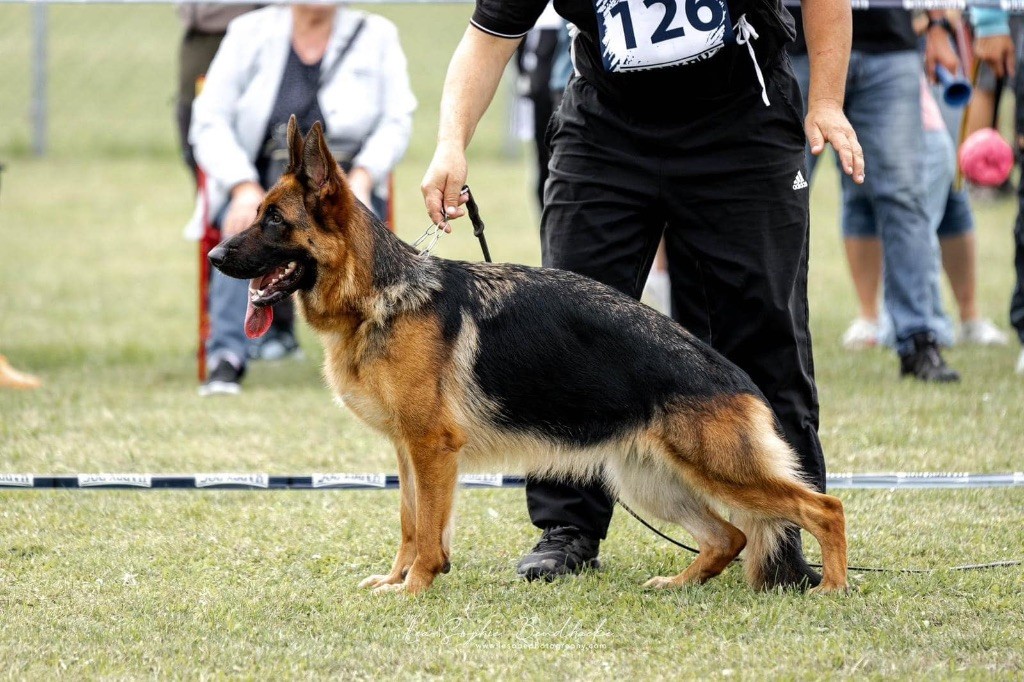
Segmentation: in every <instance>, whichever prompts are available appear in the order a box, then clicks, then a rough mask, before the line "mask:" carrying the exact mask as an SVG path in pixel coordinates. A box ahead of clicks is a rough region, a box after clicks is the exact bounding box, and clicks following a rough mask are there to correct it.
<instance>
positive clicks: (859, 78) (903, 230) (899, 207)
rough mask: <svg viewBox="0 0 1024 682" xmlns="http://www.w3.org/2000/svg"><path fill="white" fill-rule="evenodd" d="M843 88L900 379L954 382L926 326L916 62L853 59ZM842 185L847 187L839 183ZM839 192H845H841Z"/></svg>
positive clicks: (928, 302)
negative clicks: (859, 152) (878, 248)
mask: <svg viewBox="0 0 1024 682" xmlns="http://www.w3.org/2000/svg"><path fill="white" fill-rule="evenodd" d="M859 61H860V63H859V66H858V71H857V74H856V77H855V78H852V79H851V80H849V81H848V84H847V102H846V113H847V117H848V118H849V119H850V123H851V124H852V125H853V128H854V130H856V131H857V136H858V138H859V139H860V142H861V144H862V146H863V148H864V157H865V162H866V164H868V166H869V167H870V168H871V171H870V172H869V173H868V174H867V178H866V180H865V183H864V186H863V189H864V190H865V191H866V193H867V195H868V196H869V197H870V200H871V204H872V207H873V210H874V215H875V220H876V223H877V226H878V230H879V234H880V236H881V238H882V251H883V263H884V265H883V280H884V281H883V292H884V302H885V307H886V309H887V310H888V312H889V313H890V314H891V315H892V319H893V324H894V327H895V332H896V343H897V353H898V355H899V357H900V374H901V376H907V375H911V376H913V377H914V378H917V379H919V380H922V381H940V382H945V381H956V380H959V375H958V374H957V373H956V372H955V371H953V370H952V369H951V368H949V367H948V366H947V365H946V363H945V360H944V359H943V358H942V355H941V353H940V351H939V348H938V341H937V338H936V329H935V328H934V326H935V325H934V323H933V320H932V286H933V283H934V277H935V270H936V268H937V267H938V262H937V259H936V258H922V257H921V254H931V253H934V249H933V244H934V239H935V236H934V232H933V231H931V230H930V229H929V224H928V216H927V213H926V211H925V205H924V198H925V193H926V188H925V186H924V182H923V170H924V157H923V153H922V150H923V148H924V131H923V124H922V118H921V93H920V74H921V62H920V57H919V55H918V54H917V52H916V51H901V52H892V53H887V54H871V55H861V59H860V60H859ZM842 182H843V184H844V186H851V185H852V181H849V180H848V179H847V177H846V176H843V179H842ZM844 193H845V192H844Z"/></svg>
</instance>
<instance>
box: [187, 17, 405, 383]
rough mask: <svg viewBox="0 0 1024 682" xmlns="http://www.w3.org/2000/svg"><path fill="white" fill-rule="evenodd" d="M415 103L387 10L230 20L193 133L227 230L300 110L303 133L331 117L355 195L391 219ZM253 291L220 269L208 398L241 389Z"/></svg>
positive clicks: (252, 211)
mask: <svg viewBox="0 0 1024 682" xmlns="http://www.w3.org/2000/svg"><path fill="white" fill-rule="evenodd" d="M415 108H416V98H415V96H414V95H413V93H412V90H411V88H410V86H409V75H408V71H407V63H406V58H405V53H404V52H403V51H402V46H401V44H400V42H399V39H398V30H397V29H396V28H395V26H394V24H392V23H391V22H390V21H389V20H387V19H385V18H384V17H381V16H378V15H375V14H369V13H367V12H363V11H360V10H355V9H350V8H348V7H344V6H343V7H338V6H335V5H292V6H291V7H286V6H271V7H266V8H264V9H261V10H257V11H255V12H250V13H248V14H245V15H243V16H241V17H239V18H238V19H235V20H234V21H232V22H231V24H230V25H229V26H228V31H227V35H226V36H225V37H224V41H223V42H222V43H221V46H220V49H218V50H217V55H216V57H214V60H213V63H212V64H211V65H210V70H209V73H208V75H207V79H206V85H205V87H204V88H203V91H202V93H201V94H200V95H199V97H197V98H196V101H195V104H194V106H193V119H192V128H191V132H190V135H189V139H190V140H191V142H192V144H193V145H194V147H195V153H196V160H197V161H198V163H199V165H200V166H201V167H202V169H203V171H204V172H205V174H206V178H207V185H208V186H207V189H206V191H207V193H208V196H209V201H210V214H211V215H214V216H218V219H217V223H218V225H219V226H220V229H221V231H222V233H223V235H224V238H227V237H230V236H232V235H235V234H237V233H238V232H241V231H242V230H244V229H245V228H247V227H248V226H249V225H250V224H251V223H252V221H253V219H254V218H255V217H256V210H257V208H258V207H259V205H260V202H261V201H262V200H263V195H264V192H265V189H266V188H269V187H270V186H271V185H273V184H274V183H275V182H277V179H278V178H279V177H280V175H281V172H282V170H283V168H284V166H285V163H286V161H287V154H288V147H287V140H286V134H285V131H286V129H287V123H288V119H289V117H290V116H291V115H292V114H295V116H296V117H297V119H298V122H299V126H300V128H301V129H302V131H303V132H305V131H308V130H309V128H310V127H312V125H313V123H314V122H315V121H318V120H319V121H323V122H324V126H325V131H326V136H327V139H328V143H329V145H330V146H331V151H332V152H333V153H334V155H335V157H336V158H337V159H338V162H339V163H340V164H341V166H342V168H343V169H344V170H345V172H346V173H347V174H348V182H349V186H350V187H351V188H352V191H353V192H354V193H355V195H356V197H357V198H358V199H359V200H360V201H361V202H362V203H363V204H365V205H366V206H367V207H370V208H371V209H372V210H374V211H375V212H376V213H377V215H378V217H380V218H382V219H383V218H384V213H385V211H386V206H387V192H388V179H389V176H390V174H391V172H392V170H393V169H394V167H395V165H396V164H397V163H398V161H399V160H400V159H401V158H402V155H403V154H404V153H405V150H406V148H407V147H408V144H409V138H410V136H411V134H412V114H413V111H414V110H415ZM248 298H249V297H248V285H247V282H244V281H241V280H236V279H232V278H230V277H226V276H224V275H222V274H221V273H220V272H217V271H215V272H213V274H212V276H211V279H210V338H209V341H208V342H207V348H206V355H207V358H208V365H209V369H210V372H209V379H208V380H207V382H206V383H205V384H204V385H203V386H202V388H201V389H200V394H201V395H212V394H217V393H224V394H235V393H238V392H239V390H240V384H241V380H242V377H243V376H244V374H245V368H246V360H247V356H248V340H247V338H246V335H245V333H244V329H243V327H244V320H245V312H246V306H247V304H248Z"/></svg>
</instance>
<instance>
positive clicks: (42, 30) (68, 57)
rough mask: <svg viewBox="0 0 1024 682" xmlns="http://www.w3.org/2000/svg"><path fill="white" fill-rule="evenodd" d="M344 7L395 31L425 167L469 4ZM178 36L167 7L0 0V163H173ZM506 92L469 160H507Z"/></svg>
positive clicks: (389, 1) (416, 145) (390, 2)
mask: <svg viewBox="0 0 1024 682" xmlns="http://www.w3.org/2000/svg"><path fill="white" fill-rule="evenodd" d="M356 6H357V7H359V8H361V9H366V10H369V11H372V12H375V13H378V14H383V15H384V16H386V17H388V18H389V19H391V20H392V21H394V22H395V23H396V24H397V25H398V28H399V33H400V36H401V39H402V44H403V47H404V49H405V52H406V55H407V56H408V58H409V73H410V78H411V80H412V84H413V89H414V91H415V93H416V96H417V98H418V99H419V108H418V110H417V113H416V122H415V133H416V134H415V135H414V139H413V141H412V146H411V147H410V149H409V153H408V154H407V157H409V158H415V159H419V160H420V163H426V161H427V160H429V158H430V153H431V152H432V149H433V142H434V139H433V131H434V130H436V124H437V115H438V110H439V107H440V89H441V85H442V83H443V81H444V74H445V69H446V67H447V62H448V59H449V58H450V57H451V54H452V52H453V50H454V48H455V45H456V43H457V42H458V39H459V38H460V37H461V35H462V32H463V31H464V29H465V27H466V25H467V23H468V19H469V15H470V13H471V12H472V9H473V5H472V3H471V2H467V1H465V0H463V1H445V2H435V1H427V2H424V1H422V0H409V1H406V2H396V1H395V0H385V1H384V2H373V3H362V4H359V5H356ZM182 32H183V28H182V25H181V22H180V20H179V18H178V14H177V11H176V8H175V6H174V4H173V3H172V2H170V1H167V2H159V1H157V2H144V3H136V2H118V3H105V2H88V1H85V2H75V3H66V4H65V3H62V2H53V3H37V2H20V1H18V0H15V1H14V2H11V1H10V0H0V73H2V76H0V161H2V160H4V159H12V158H19V157H30V156H32V155H34V154H35V155H42V154H45V156H47V157H49V158H62V157H65V158H66V157H74V158H90V157H99V158H118V157H126V156H135V157H137V156H148V157H152V158H164V157H166V158H171V157H174V158H176V157H178V156H179V155H180V151H179V140H178V133H177V123H176V121H175V106H176V101H175V99H176V97H177V88H178V84H177V78H178V53H179V43H180V40H181V36H182ZM511 82H512V81H511V79H510V83H509V86H510V87H507V88H503V93H501V96H500V97H499V99H501V100H502V103H501V104H499V105H498V107H492V108H495V109H496V112H495V113H494V114H490V115H489V117H488V119H489V121H490V123H489V124H486V125H484V126H483V127H482V128H481V130H480V131H479V134H478V136H477V139H476V140H475V142H474V146H475V149H476V151H477V153H484V154H488V153H496V154H498V155H500V156H503V157H506V158H507V157H508V156H510V155H513V156H514V155H517V152H518V147H517V145H516V141H515V140H514V139H513V138H514V133H513V128H512V125H511V122H510V120H509V119H510V116H511V108H510V107H511V103H510V102H509V101H508V93H509V92H510V91H511ZM501 112H504V113H501ZM495 124H496V125H495ZM487 150H489V151H487Z"/></svg>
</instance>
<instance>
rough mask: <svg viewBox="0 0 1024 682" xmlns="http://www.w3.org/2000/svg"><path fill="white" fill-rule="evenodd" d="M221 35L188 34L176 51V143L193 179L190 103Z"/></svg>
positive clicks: (191, 32) (193, 164) (193, 163)
mask: <svg viewBox="0 0 1024 682" xmlns="http://www.w3.org/2000/svg"><path fill="white" fill-rule="evenodd" d="M223 39H224V34H223V33H201V32H199V31H193V30H189V31H186V32H185V35H183V36H182V37H181V46H180V47H179V51H178V97H177V103H176V106H175V114H176V119H177V123H178V142H179V143H180V144H181V156H182V158H183V159H184V160H185V165H187V166H188V167H189V170H191V171H192V173H193V175H194V174H195V172H196V160H195V156H193V154H192V145H190V144H189V143H188V128H189V125H190V124H191V123H192V100H193V99H195V97H196V94H197V93H196V86H197V84H198V81H199V79H200V78H201V77H202V76H205V75H206V70H207V69H208V68H210V62H212V61H213V57H214V55H216V54H217V48H218V47H220V41H221V40H223Z"/></svg>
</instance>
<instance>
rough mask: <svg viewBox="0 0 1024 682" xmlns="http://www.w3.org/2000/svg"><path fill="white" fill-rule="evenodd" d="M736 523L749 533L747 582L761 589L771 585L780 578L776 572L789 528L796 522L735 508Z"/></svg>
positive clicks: (745, 554)
mask: <svg viewBox="0 0 1024 682" xmlns="http://www.w3.org/2000/svg"><path fill="white" fill-rule="evenodd" d="M732 523H733V524H734V525H735V526H736V527H737V528H739V529H740V530H741V531H743V534H744V535H746V536H747V546H746V548H745V549H744V550H743V555H742V556H743V567H744V570H745V571H746V574H747V582H748V583H750V586H751V587H753V588H754V589H757V590H762V589H766V588H768V587H771V586H772V585H774V584H775V583H776V581H777V577H776V576H775V575H774V574H775V572H776V571H777V566H778V559H779V557H780V555H781V550H782V545H783V542H784V541H785V536H786V531H787V529H789V528H790V527H791V526H792V524H790V523H788V522H787V521H785V520H783V519H780V518H778V517H770V516H764V515H761V514H757V513H755V512H748V511H735V512H734V513H733V516H732Z"/></svg>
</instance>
